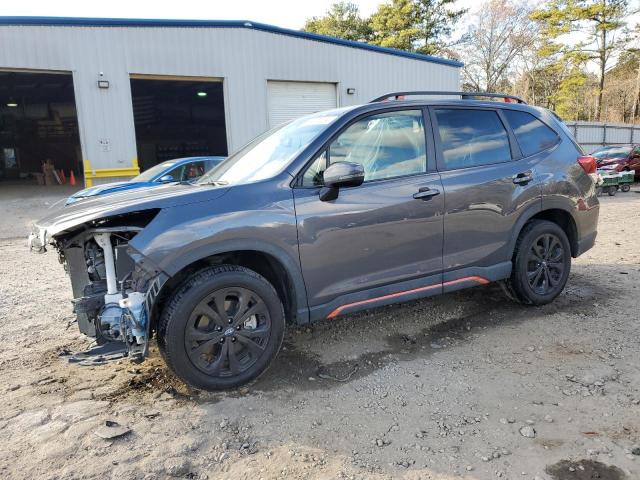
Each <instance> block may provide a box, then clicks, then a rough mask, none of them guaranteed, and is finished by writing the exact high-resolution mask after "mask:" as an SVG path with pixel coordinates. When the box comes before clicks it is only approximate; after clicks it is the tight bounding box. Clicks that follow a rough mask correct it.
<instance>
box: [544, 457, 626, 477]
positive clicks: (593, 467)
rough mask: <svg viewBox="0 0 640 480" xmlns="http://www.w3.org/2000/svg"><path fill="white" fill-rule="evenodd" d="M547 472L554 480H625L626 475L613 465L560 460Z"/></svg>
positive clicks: (592, 461) (588, 461)
mask: <svg viewBox="0 0 640 480" xmlns="http://www.w3.org/2000/svg"><path fill="white" fill-rule="evenodd" d="M546 472H547V473H548V474H549V475H551V478H552V479H553V480H596V479H597V480H624V479H625V478H627V477H626V475H625V474H624V472H623V471H622V470H620V469H619V468H618V467H615V466H613V465H605V464H604V463H602V462H598V461H596V460H578V461H577V462H572V461H570V460H560V461H559V462H558V463H554V464H553V465H549V466H547V468H546Z"/></svg>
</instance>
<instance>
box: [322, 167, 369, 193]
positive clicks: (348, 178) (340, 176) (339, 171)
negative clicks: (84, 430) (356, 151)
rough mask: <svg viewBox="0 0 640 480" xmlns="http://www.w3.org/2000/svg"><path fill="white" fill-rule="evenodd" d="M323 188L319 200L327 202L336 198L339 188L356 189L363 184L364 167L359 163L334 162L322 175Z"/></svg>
mask: <svg viewBox="0 0 640 480" xmlns="http://www.w3.org/2000/svg"><path fill="white" fill-rule="evenodd" d="M322 178H323V182H324V187H322V190H320V200H322V201H323V202H327V201H330V200H335V199H336V198H338V189H339V188H340V187H357V186H359V185H362V182H364V167H363V166H362V165H360V164H359V163H353V162H336V163H332V164H331V165H329V167H328V168H327V169H326V170H325V171H324V174H323V175H322Z"/></svg>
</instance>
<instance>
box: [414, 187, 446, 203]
mask: <svg viewBox="0 0 640 480" xmlns="http://www.w3.org/2000/svg"><path fill="white" fill-rule="evenodd" d="M436 195H440V191H439V190H436V189H435V188H429V187H422V188H420V189H419V190H418V191H417V192H416V193H414V194H413V198H415V199H416V200H429V199H430V198H431V197H435V196H436Z"/></svg>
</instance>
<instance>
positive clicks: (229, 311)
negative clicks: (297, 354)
mask: <svg viewBox="0 0 640 480" xmlns="http://www.w3.org/2000/svg"><path fill="white" fill-rule="evenodd" d="M284 329H285V314H284V308H283V305H282V302H281V300H280V297H279V296H278V294H277V292H276V290H275V289H274V288H273V286H272V285H271V284H270V283H269V282H268V281H267V280H266V279H265V278H264V277H263V276H261V275H259V274H258V273H256V272H254V271H253V270H250V269H248V268H245V267H240V266H237V265H219V266H215V267H209V268H206V269H204V270H201V271H199V272H196V273H194V274H193V275H191V276H190V277H189V278H187V279H186V280H185V281H184V283H183V284H182V285H181V286H179V287H178V288H177V289H176V290H175V292H174V293H173V295H172V296H171V297H170V299H169V301H168V302H167V305H166V307H165V308H164V309H163V311H162V315H161V317H160V321H159V322H158V346H159V348H160V353H161V354H162V356H163V357H164V359H165V361H166V362H167V365H168V366H169V368H170V369H171V370H172V371H173V372H174V373H175V374H176V375H177V376H178V377H179V378H180V379H182V380H183V381H185V382H186V383H188V384H190V385H192V386H194V387H197V388H202V389H204V390H223V389H229V388H235V387H238V386H240V385H244V384H245V383H247V382H249V381H251V380H253V379H254V378H256V377H258V376H259V375H260V374H261V373H262V372H264V371H265V370H266V369H267V367H268V366H269V364H270V363H271V361H272V360H273V358H274V357H275V356H276V355H277V353H278V351H279V350H280V346H281V345H282V339H283V338H284Z"/></svg>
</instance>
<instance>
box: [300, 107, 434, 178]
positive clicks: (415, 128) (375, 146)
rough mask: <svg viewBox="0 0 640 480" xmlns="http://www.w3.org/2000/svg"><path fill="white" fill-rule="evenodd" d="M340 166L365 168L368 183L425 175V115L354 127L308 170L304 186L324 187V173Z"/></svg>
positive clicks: (412, 113)
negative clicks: (336, 164)
mask: <svg viewBox="0 0 640 480" xmlns="http://www.w3.org/2000/svg"><path fill="white" fill-rule="evenodd" d="M336 162H354V163H359V164H360V165H362V166H363V167H364V172H365V176H364V180H365V182H369V181H373V180H383V179H387V178H394V177H402V176H405V175H413V174H418V173H425V172H426V171H427V155H426V146H425V136H424V121H423V118H422V111H421V110H407V111H398V112H389V113H382V114H378V115H372V116H369V117H366V118H363V119H361V120H358V121H357V122H355V123H353V124H351V125H350V126H349V127H347V129H346V130H345V131H343V132H342V133H341V134H340V135H339V136H338V138H336V139H335V140H334V141H333V142H332V143H331V145H329V148H328V150H327V151H326V152H324V153H323V154H321V155H320V156H319V157H318V158H317V159H316V160H314V161H313V162H312V164H311V165H310V166H309V167H308V168H307V170H306V172H305V173H304V177H303V185H305V186H317V185H322V173H323V172H324V170H325V169H326V168H327V166H328V165H330V164H333V163H336Z"/></svg>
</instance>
